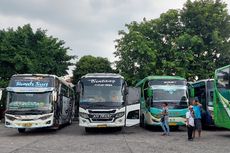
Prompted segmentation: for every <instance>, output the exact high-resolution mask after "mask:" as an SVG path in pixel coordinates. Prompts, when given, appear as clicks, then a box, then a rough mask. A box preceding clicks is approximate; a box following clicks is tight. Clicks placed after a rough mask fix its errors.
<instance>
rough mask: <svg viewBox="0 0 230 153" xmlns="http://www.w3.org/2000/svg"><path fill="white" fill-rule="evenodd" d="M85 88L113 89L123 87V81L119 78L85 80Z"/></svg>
mask: <svg viewBox="0 0 230 153" xmlns="http://www.w3.org/2000/svg"><path fill="white" fill-rule="evenodd" d="M82 82H84V85H85V86H98V87H111V86H121V79H118V78H86V79H83V80H82Z"/></svg>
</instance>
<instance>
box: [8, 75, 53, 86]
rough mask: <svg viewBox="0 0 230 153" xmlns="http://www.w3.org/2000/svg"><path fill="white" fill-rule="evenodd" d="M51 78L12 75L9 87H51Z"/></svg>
mask: <svg viewBox="0 0 230 153" xmlns="http://www.w3.org/2000/svg"><path fill="white" fill-rule="evenodd" d="M52 85H53V83H52V78H48V77H14V78H13V79H11V81H10V87H33V88H47V87H52Z"/></svg>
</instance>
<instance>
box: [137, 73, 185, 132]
mask: <svg viewBox="0 0 230 153" xmlns="http://www.w3.org/2000/svg"><path fill="white" fill-rule="evenodd" d="M136 87H139V88H141V98H140V106H141V107H140V126H141V127H146V126H148V125H153V126H160V116H161V115H160V113H161V111H162V104H163V103H164V102H167V103H168V107H169V125H170V126H174V127H176V128H177V127H178V126H181V125H185V121H186V119H185V114H186V112H187V107H188V88H187V81H186V79H184V78H182V77H178V76H148V77H146V78H144V79H143V80H141V81H140V82H138V83H137V85H136Z"/></svg>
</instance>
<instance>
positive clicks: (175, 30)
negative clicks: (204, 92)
mask: <svg viewBox="0 0 230 153" xmlns="http://www.w3.org/2000/svg"><path fill="white" fill-rule="evenodd" d="M126 27H127V29H128V31H127V32H125V31H119V35H120V36H121V37H120V39H117V40H116V51H115V53H114V54H115V56H116V57H118V61H116V66H117V69H118V70H119V71H120V72H121V74H122V75H124V76H125V78H126V80H128V82H129V84H131V85H134V84H135V83H136V82H137V81H138V80H140V79H143V78H144V77H146V76H148V75H179V76H182V77H185V78H187V79H188V80H194V79H195V78H196V77H198V78H199V79H204V78H209V77H212V76H213V74H214V70H215V69H216V68H218V67H220V66H223V65H226V64H229V60H230V54H229V52H230V50H229V47H230V45H229V37H230V18H229V15H228V13H227V9H226V4H225V3H223V2H221V1H220V0H216V1H214V0H199V1H198V0H197V1H194V2H191V1H190V0H188V1H187V2H186V3H185V5H184V7H183V9H182V10H168V11H167V12H166V13H163V14H161V15H160V17H159V18H157V19H152V20H149V21H147V20H146V19H145V18H144V20H143V21H142V22H140V23H137V22H135V21H134V22H131V23H130V24H126Z"/></svg>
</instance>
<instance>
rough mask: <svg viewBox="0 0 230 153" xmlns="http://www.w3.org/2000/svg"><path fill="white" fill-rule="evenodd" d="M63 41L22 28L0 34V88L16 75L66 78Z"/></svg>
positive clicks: (66, 61)
mask: <svg viewBox="0 0 230 153" xmlns="http://www.w3.org/2000/svg"><path fill="white" fill-rule="evenodd" d="M64 44H65V43H64V41H62V40H58V38H54V37H52V36H47V35H46V31H45V30H41V29H37V30H36V31H35V32H33V30H32V28H31V26H30V25H29V24H28V25H24V26H23V27H18V28H17V29H16V30H13V29H12V28H9V29H8V30H0V65H1V69H0V77H1V81H0V86H2V87H4V86H7V83H8V81H9V79H10V77H11V76H12V75H13V74H17V73H46V74H55V75H58V76H62V75H65V74H67V71H66V70H67V69H68V66H70V65H71V63H70V60H71V59H73V58H74V56H69V55H67V51H68V50H69V48H68V47H64Z"/></svg>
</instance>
